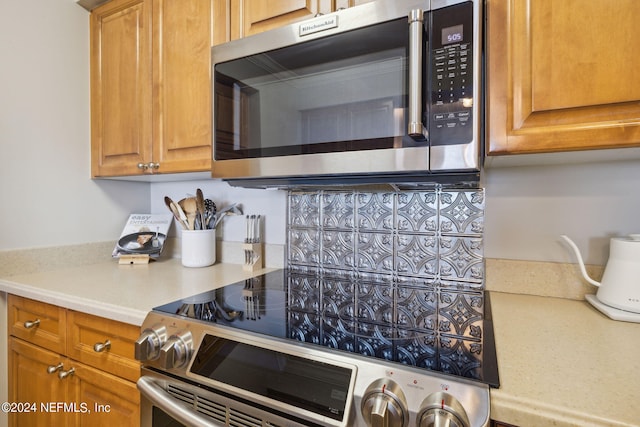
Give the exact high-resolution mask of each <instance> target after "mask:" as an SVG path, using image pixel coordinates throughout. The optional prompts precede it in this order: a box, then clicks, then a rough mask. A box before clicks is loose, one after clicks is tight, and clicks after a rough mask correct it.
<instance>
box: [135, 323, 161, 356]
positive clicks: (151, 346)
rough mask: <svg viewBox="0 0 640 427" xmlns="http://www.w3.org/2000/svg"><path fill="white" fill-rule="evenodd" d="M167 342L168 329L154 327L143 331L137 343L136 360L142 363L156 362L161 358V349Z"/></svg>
mask: <svg viewBox="0 0 640 427" xmlns="http://www.w3.org/2000/svg"><path fill="white" fill-rule="evenodd" d="M166 340H167V328H165V327H164V326H162V325H160V326H154V327H152V328H147V329H145V330H144V331H142V334H140V337H139V338H138V339H137V341H136V343H135V346H134V347H135V358H136V360H140V361H141V362H145V361H147V360H155V359H157V358H158V356H160V349H161V348H162V345H163V344H164V342H165V341H166Z"/></svg>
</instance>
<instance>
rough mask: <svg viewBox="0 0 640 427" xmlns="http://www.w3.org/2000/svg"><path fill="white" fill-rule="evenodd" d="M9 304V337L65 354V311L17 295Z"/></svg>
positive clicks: (10, 297)
mask: <svg viewBox="0 0 640 427" xmlns="http://www.w3.org/2000/svg"><path fill="white" fill-rule="evenodd" d="M7 303H8V322H9V335H12V336H14V337H17V338H21V339H23V340H25V341H28V342H30V343H33V344H36V345H38V346H40V347H43V348H46V349H48V350H51V351H54V352H56V353H60V354H64V351H65V322H66V312H65V309H63V308H60V307H57V306H55V305H51V304H46V303H43V302H39V301H34V300H31V299H28V298H23V297H18V296H15V295H9V296H8V298H7Z"/></svg>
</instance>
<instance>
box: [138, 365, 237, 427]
mask: <svg viewBox="0 0 640 427" xmlns="http://www.w3.org/2000/svg"><path fill="white" fill-rule="evenodd" d="M137 386H138V390H140V393H141V394H142V395H143V396H144V397H145V398H146V399H147V400H149V401H150V402H151V403H152V404H153V405H154V406H156V407H158V408H159V409H162V410H163V411H164V412H166V413H167V414H168V415H169V416H171V417H172V418H174V419H175V420H176V421H179V422H181V423H183V424H185V425H187V426H192V427H199V426H208V427H225V426H224V425H223V424H220V423H216V422H214V421H212V420H211V419H210V418H208V417H205V416H204V415H200V414H198V413H197V412H196V411H195V410H194V409H193V407H192V406H190V405H187V404H186V403H183V402H180V401H179V400H176V399H174V398H173V397H172V396H171V395H170V394H169V393H167V392H166V391H164V389H163V388H162V387H161V386H159V385H158V384H157V383H156V382H155V381H154V380H153V378H151V377H147V376H141V377H140V378H139V379H138V382H137Z"/></svg>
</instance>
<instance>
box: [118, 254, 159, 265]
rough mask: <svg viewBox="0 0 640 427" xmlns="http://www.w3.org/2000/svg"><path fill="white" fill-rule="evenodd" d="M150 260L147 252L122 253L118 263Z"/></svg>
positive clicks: (131, 263)
mask: <svg viewBox="0 0 640 427" xmlns="http://www.w3.org/2000/svg"><path fill="white" fill-rule="evenodd" d="M150 260H151V257H150V256H149V254H122V255H120V258H119V259H118V265H139V264H149V261H150Z"/></svg>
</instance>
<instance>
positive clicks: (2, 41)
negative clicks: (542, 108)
mask: <svg viewBox="0 0 640 427" xmlns="http://www.w3.org/2000/svg"><path fill="white" fill-rule="evenodd" d="M0 6H1V10H2V13H1V14H0V58H2V64H1V66H0V250H10V249H18V248H28V247H44V246H58V245H66V244H75V243H85V242H98V241H109V240H115V238H116V237H115V236H117V235H119V233H120V231H121V229H122V226H123V224H124V221H125V220H126V217H127V216H128V215H129V214H130V213H133V212H154V213H155V212H165V211H166V208H165V206H164V203H163V198H164V196H165V195H169V196H170V197H172V198H174V199H176V200H177V199H180V198H182V197H184V196H186V195H188V194H189V193H190V194H193V193H194V192H195V189H196V188H197V187H201V188H202V189H203V190H204V192H205V195H206V196H207V197H211V198H212V199H213V200H215V201H216V202H217V203H218V204H220V205H223V206H224V205H226V204H228V203H232V202H236V201H237V202H241V203H243V205H244V207H245V212H246V213H255V214H258V213H259V214H263V215H266V229H267V234H266V240H267V243H272V244H283V243H284V240H285V232H284V227H285V216H286V197H285V193H284V192H281V191H279V192H273V191H263V190H245V189H235V188H232V187H230V186H228V185H227V184H225V183H223V182H220V181H214V180H211V181H209V180H204V181H194V182H177V183H154V184H148V183H139V182H122V181H107V180H95V181H92V180H91V179H90V178H89V177H90V116H89V107H90V104H89V102H90V99H89V22H88V21H89V18H88V16H89V15H88V12H86V11H85V10H84V9H82V8H81V7H80V6H78V5H77V4H75V2H74V1H73V0H28V1H23V0H0ZM486 188H487V201H486V205H487V212H486V227H485V228H486V239H485V243H486V244H485V254H486V256H487V257H492V258H508V259H525V260H542V261H566V262H573V261H574V258H573V257H572V256H571V255H570V254H569V253H568V251H567V250H566V248H565V247H564V246H563V245H561V244H560V243H559V242H558V240H557V236H558V234H561V233H566V234H568V235H569V236H571V237H572V238H574V240H575V241H576V243H577V244H578V246H580V247H581V248H582V249H583V251H584V252H585V254H586V258H587V261H588V262H590V263H595V264H604V263H605V262H606V258H607V255H608V239H609V237H611V236H613V235H624V234H627V233H630V232H634V231H635V232H638V231H640V219H639V218H640V215H639V212H640V162H638V161H626V162H625V161H623V162H600V163H589V164H580V165H566V166H523V167H518V168H502V169H501V168H490V169H487V170H486ZM174 233H175V231H174ZM219 233H220V234H219V237H221V238H223V239H225V240H232V241H241V240H242V239H243V238H244V222H243V220H242V219H241V218H228V219H227V220H225V223H224V226H223V228H222V229H221V231H220V232H219Z"/></svg>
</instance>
